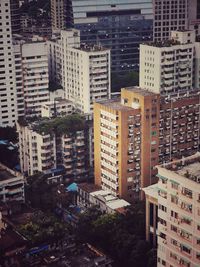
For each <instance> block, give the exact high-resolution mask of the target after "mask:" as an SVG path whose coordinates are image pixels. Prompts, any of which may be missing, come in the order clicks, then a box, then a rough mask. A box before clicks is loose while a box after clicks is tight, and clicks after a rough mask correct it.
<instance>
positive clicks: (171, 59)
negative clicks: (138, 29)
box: [140, 31, 195, 96]
mask: <svg viewBox="0 0 200 267" xmlns="http://www.w3.org/2000/svg"><path fill="white" fill-rule="evenodd" d="M194 50H195V32H194V31H173V32H172V35H171V39H170V40H167V41H163V42H157V43H156V42H155V43H151V44H149V45H147V44H146V45H145V44H144V45H140V73H141V74H143V75H140V87H141V88H145V89H148V90H151V91H153V92H155V93H160V94H161V95H164V96H169V95H172V94H176V93H178V92H183V91H188V90H192V88H193V85H194V77H193V75H194V74H193V73H194V67H193V61H194Z"/></svg>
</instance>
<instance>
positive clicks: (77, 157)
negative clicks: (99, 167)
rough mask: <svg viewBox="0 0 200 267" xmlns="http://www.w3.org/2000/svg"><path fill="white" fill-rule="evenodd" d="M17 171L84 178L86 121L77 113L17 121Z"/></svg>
mask: <svg viewBox="0 0 200 267" xmlns="http://www.w3.org/2000/svg"><path fill="white" fill-rule="evenodd" d="M17 129H18V133H19V151H20V166H21V171H22V173H24V174H25V175H33V174H35V173H37V172H43V173H45V174H49V175H50V174H52V173H54V174H56V173H58V172H59V171H62V174H63V175H64V178H70V179H84V178H86V177H88V173H89V156H88V153H89V152H88V151H89V144H88V142H89V141H88V139H89V136H88V129H87V122H86V121H85V120H84V119H83V118H82V117H80V116H79V115H69V116H66V117H62V118H55V119H42V120H40V121H35V122H33V123H24V122H20V123H18V124H17Z"/></svg>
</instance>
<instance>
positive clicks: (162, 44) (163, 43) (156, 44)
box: [144, 39, 181, 48]
mask: <svg viewBox="0 0 200 267" xmlns="http://www.w3.org/2000/svg"><path fill="white" fill-rule="evenodd" d="M180 44H181V43H180V42H179V41H177V40H174V39H169V40H164V41H161V42H158V41H157V42H150V43H145V44H144V45H148V46H154V47H159V48H161V47H172V46H175V45H180Z"/></svg>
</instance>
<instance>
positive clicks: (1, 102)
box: [0, 0, 17, 127]
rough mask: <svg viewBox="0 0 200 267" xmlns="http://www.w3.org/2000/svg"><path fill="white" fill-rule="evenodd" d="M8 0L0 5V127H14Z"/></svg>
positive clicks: (15, 96)
mask: <svg viewBox="0 0 200 267" xmlns="http://www.w3.org/2000/svg"><path fill="white" fill-rule="evenodd" d="M10 12H11V11H10V0H2V1H1V3H0V32H1V34H0V126H1V127H6V126H14V125H15V122H16V120H17V94H16V79H15V64H14V51H13V46H12V30H11V13H10Z"/></svg>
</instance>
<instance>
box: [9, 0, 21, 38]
mask: <svg viewBox="0 0 200 267" xmlns="http://www.w3.org/2000/svg"><path fill="white" fill-rule="evenodd" d="M10 10H11V29H12V34H19V33H20V31H21V23H20V9H19V0H10Z"/></svg>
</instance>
